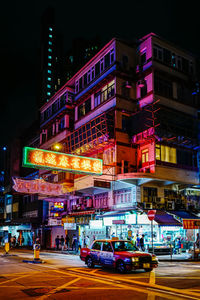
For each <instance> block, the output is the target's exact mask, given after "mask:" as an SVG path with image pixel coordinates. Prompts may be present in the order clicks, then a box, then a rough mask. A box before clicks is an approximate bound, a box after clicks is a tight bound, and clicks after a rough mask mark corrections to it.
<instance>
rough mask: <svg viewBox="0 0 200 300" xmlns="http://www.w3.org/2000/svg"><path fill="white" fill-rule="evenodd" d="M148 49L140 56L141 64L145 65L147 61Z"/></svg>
mask: <svg viewBox="0 0 200 300" xmlns="http://www.w3.org/2000/svg"><path fill="white" fill-rule="evenodd" d="M146 60H147V59H146V51H145V52H143V53H141V56H140V63H141V65H144V64H145V63H146Z"/></svg>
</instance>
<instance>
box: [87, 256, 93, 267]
mask: <svg viewBox="0 0 200 300" xmlns="http://www.w3.org/2000/svg"><path fill="white" fill-rule="evenodd" d="M87 266H88V268H94V263H93V260H92V257H90V256H89V257H88V259H87Z"/></svg>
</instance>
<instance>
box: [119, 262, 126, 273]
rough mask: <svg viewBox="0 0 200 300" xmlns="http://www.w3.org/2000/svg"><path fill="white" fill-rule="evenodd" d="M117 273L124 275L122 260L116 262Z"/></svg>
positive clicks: (124, 266)
mask: <svg viewBox="0 0 200 300" xmlns="http://www.w3.org/2000/svg"><path fill="white" fill-rule="evenodd" d="M117 271H118V272H119V273H121V274H123V273H126V271H127V270H126V265H125V263H124V262H123V261H122V260H120V261H118V263H117Z"/></svg>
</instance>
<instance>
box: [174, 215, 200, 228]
mask: <svg viewBox="0 0 200 300" xmlns="http://www.w3.org/2000/svg"><path fill="white" fill-rule="evenodd" d="M171 213H172V214H174V215H175V216H176V218H178V219H180V220H181V221H182V222H183V228H184V229H198V228H199V227H200V226H199V224H200V217H198V216H196V215H195V214H192V213H190V212H187V211H173V212H171Z"/></svg>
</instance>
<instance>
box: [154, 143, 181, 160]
mask: <svg viewBox="0 0 200 300" xmlns="http://www.w3.org/2000/svg"><path fill="white" fill-rule="evenodd" d="M156 159H157V160H161V161H164V162H169V163H173V164H176V163H177V157H176V148H172V147H169V146H165V145H156Z"/></svg>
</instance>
